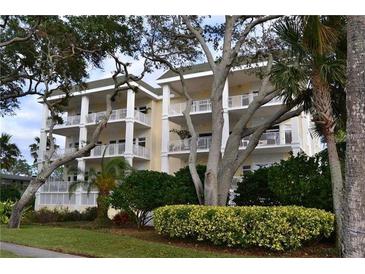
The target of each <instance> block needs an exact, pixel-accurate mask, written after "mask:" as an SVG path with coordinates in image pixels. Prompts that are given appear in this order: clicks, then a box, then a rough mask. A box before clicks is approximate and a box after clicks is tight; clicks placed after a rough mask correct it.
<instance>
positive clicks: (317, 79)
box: [312, 68, 343, 248]
mask: <svg viewBox="0 0 365 274" xmlns="http://www.w3.org/2000/svg"><path fill="white" fill-rule="evenodd" d="M312 83H313V89H314V91H313V104H314V108H315V113H314V115H313V116H314V119H315V122H316V123H317V124H318V125H319V126H320V128H321V130H322V132H323V135H324V137H325V139H326V143H327V149H328V160H329V166H330V173H331V182H332V196H333V210H334V213H335V215H336V235H337V239H336V240H337V247H338V248H340V243H341V233H340V231H341V230H342V217H341V216H342V212H341V204H342V194H343V177H342V171H341V162H340V159H339V157H338V152H337V147H336V138H335V132H334V130H335V125H336V123H335V119H334V116H333V109H332V100H331V92H330V87H329V85H328V84H327V83H326V82H325V81H323V80H322V78H321V76H320V71H319V69H317V68H315V69H314V72H313V75H312Z"/></svg>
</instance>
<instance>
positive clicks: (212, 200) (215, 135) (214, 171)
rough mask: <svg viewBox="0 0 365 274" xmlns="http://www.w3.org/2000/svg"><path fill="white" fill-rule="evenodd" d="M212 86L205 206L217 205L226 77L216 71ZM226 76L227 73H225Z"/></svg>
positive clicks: (221, 72) (219, 71)
mask: <svg viewBox="0 0 365 274" xmlns="http://www.w3.org/2000/svg"><path fill="white" fill-rule="evenodd" d="M215 74H216V75H215V77H214V81H213V86H212V96H211V104H212V143H211V145H210V149H209V155H208V162H207V170H206V172H205V180H204V203H205V205H218V184H219V182H218V168H219V163H220V161H221V155H222V153H221V146H222V130H223V123H224V120H223V106H222V93H223V88H224V84H225V80H226V78H227V75H226V74H224V72H223V71H221V70H218V69H217V70H216V72H215ZM227 74H228V72H227Z"/></svg>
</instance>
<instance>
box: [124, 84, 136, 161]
mask: <svg viewBox="0 0 365 274" xmlns="http://www.w3.org/2000/svg"><path fill="white" fill-rule="evenodd" d="M134 105H135V93H134V91H133V90H132V89H128V92H127V116H126V118H125V152H124V157H125V159H126V160H127V161H128V162H129V164H130V165H132V164H133V133H134V112H135V111H134Z"/></svg>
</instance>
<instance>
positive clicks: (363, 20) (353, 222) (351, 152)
mask: <svg viewBox="0 0 365 274" xmlns="http://www.w3.org/2000/svg"><path fill="white" fill-rule="evenodd" d="M347 35H348V37H347V42H348V51H347V54H348V55H347V64H348V65H347V79H348V81H347V88H346V91H347V98H346V101H347V102H346V105H347V136H346V137H347V142H346V145H347V148H346V183H345V191H344V200H343V201H344V203H343V217H344V218H343V224H344V225H343V231H342V233H343V238H342V239H343V250H342V256H343V257H358V258H364V257H365V208H364V205H365V176H364V175H365V106H364V102H365V72H364V70H365V38H364V37H365V17H364V16H349V20H348V34H347ZM345 201H346V202H345Z"/></svg>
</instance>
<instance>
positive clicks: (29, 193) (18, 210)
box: [8, 178, 44, 228]
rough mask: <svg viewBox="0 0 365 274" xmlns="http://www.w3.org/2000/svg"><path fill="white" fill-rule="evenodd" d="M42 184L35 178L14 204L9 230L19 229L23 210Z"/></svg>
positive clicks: (42, 182)
mask: <svg viewBox="0 0 365 274" xmlns="http://www.w3.org/2000/svg"><path fill="white" fill-rule="evenodd" d="M43 184H44V181H41V180H40V179H38V178H36V179H34V180H32V181H30V183H29V185H28V187H27V189H26V190H25V191H24V193H23V195H22V197H21V198H20V199H19V201H18V202H16V203H15V205H14V207H13V211H12V212H11V216H10V219H9V223H8V227H9V228H19V226H20V221H21V218H22V212H23V209H24V208H25V207H26V206H27V205H28V204H29V202H30V201H31V200H32V198H33V197H34V195H35V193H36V192H37V190H38V189H39V188H40V187H41V186H42V185H43Z"/></svg>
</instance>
